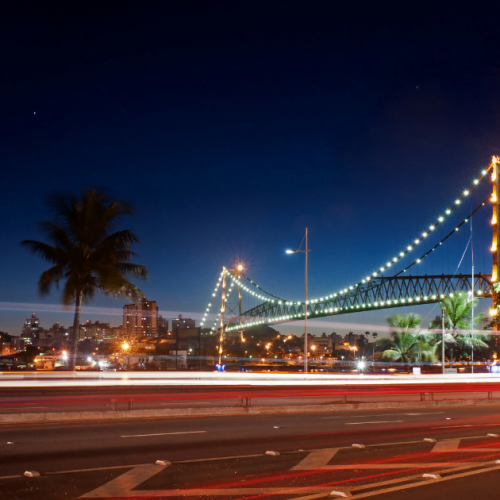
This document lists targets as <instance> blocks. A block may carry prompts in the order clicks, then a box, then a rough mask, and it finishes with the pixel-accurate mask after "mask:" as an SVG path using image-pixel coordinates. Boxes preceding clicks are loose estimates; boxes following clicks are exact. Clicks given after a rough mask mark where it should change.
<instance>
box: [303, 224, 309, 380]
mask: <svg viewBox="0 0 500 500" xmlns="http://www.w3.org/2000/svg"><path fill="white" fill-rule="evenodd" d="M308 252H309V250H308V249H307V227H306V251H305V254H306V303H305V305H304V307H305V316H304V324H305V335H304V373H305V374H307V253H308Z"/></svg>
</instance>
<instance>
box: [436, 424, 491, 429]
mask: <svg viewBox="0 0 500 500" xmlns="http://www.w3.org/2000/svg"><path fill="white" fill-rule="evenodd" d="M454 427H500V425H499V424H464V425H445V426H443V427H431V429H453V428H454Z"/></svg>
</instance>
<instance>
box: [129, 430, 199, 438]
mask: <svg viewBox="0 0 500 500" xmlns="http://www.w3.org/2000/svg"><path fill="white" fill-rule="evenodd" d="M206 432H207V431H186V432H161V433H159V434H135V435H133V436H120V437H122V438H142V437H149V436H177V435H179V434H205V433H206Z"/></svg>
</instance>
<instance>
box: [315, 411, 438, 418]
mask: <svg viewBox="0 0 500 500" xmlns="http://www.w3.org/2000/svg"><path fill="white" fill-rule="evenodd" d="M442 413H444V411H433V412H426V413H378V414H376V415H359V416H357V415H344V416H341V417H322V418H366V417H395V416H401V415H409V416H416V415H439V414H442Z"/></svg>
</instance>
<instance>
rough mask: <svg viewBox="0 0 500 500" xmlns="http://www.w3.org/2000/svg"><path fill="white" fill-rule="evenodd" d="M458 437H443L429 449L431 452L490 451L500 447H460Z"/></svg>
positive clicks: (495, 450) (497, 449)
mask: <svg viewBox="0 0 500 500" xmlns="http://www.w3.org/2000/svg"><path fill="white" fill-rule="evenodd" d="M460 441H461V439H460V438H455V439H443V440H442V441H438V442H437V443H436V444H435V445H434V447H433V448H432V450H431V453H443V452H449V451H459V452H460V453H462V452H464V453H483V452H484V453H491V452H499V451H500V448H483V447H481V448H460V449H458V447H459V445H460Z"/></svg>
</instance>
